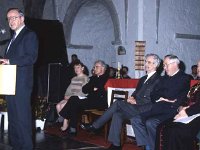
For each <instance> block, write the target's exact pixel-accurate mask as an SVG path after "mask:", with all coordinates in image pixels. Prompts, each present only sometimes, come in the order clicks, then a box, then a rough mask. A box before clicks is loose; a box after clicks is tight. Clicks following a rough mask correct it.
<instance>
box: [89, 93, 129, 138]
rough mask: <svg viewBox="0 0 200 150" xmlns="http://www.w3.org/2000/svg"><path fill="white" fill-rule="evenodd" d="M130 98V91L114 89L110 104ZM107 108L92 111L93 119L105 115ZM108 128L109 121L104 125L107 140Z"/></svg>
mask: <svg viewBox="0 0 200 150" xmlns="http://www.w3.org/2000/svg"><path fill="white" fill-rule="evenodd" d="M127 99H128V91H122V90H112V94H111V101H110V106H111V105H112V104H113V103H114V102H115V101H116V100H127ZM105 111H106V110H104V111H102V110H94V111H91V116H92V117H91V121H92V120H94V118H98V117H100V116H102V115H103V113H104V112H105ZM108 130H109V122H107V123H106V124H105V125H104V139H105V140H106V141H107V137H108Z"/></svg>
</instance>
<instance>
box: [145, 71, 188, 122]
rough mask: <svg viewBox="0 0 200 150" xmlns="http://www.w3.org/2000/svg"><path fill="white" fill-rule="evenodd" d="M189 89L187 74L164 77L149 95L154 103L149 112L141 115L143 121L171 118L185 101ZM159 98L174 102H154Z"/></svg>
mask: <svg viewBox="0 0 200 150" xmlns="http://www.w3.org/2000/svg"><path fill="white" fill-rule="evenodd" d="M189 88H190V79H189V76H188V75H187V74H185V73H184V72H182V71H179V72H177V73H176V74H175V75H174V76H171V77H170V76H168V75H165V76H163V77H162V78H161V81H160V82H159V84H158V85H157V87H156V88H155V89H154V91H153V92H152V93H151V99H152V101H153V102H154V104H153V107H152V109H151V110H150V111H148V112H145V113H143V114H141V116H142V117H143V119H145V120H146V119H148V118H151V117H156V118H157V119H159V120H160V121H164V120H166V119H168V118H171V117H173V116H174V115H175V114H176V112H177V108H178V107H179V106H180V105H182V104H183V103H184V102H185V101H186V100H187V93H188V91H189ZM160 97H163V98H166V99H169V100H174V99H176V102H174V103H169V102H164V101H160V102H156V100H158V99H159V98H160Z"/></svg>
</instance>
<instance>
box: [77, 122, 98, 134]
mask: <svg viewBox="0 0 200 150" xmlns="http://www.w3.org/2000/svg"><path fill="white" fill-rule="evenodd" d="M80 126H81V128H82V129H83V130H86V131H88V132H94V133H95V132H97V129H96V128H95V127H94V126H93V125H92V124H89V123H87V124H84V123H82V124H81V125H80Z"/></svg>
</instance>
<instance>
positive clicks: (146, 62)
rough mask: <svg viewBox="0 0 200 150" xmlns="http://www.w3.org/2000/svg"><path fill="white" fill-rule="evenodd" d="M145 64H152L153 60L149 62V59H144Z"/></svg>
mask: <svg viewBox="0 0 200 150" xmlns="http://www.w3.org/2000/svg"><path fill="white" fill-rule="evenodd" d="M144 62H145V64H154V62H151V61H144Z"/></svg>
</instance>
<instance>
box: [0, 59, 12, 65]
mask: <svg viewBox="0 0 200 150" xmlns="http://www.w3.org/2000/svg"><path fill="white" fill-rule="evenodd" d="M0 64H1V65H9V64H10V61H9V59H0Z"/></svg>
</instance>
